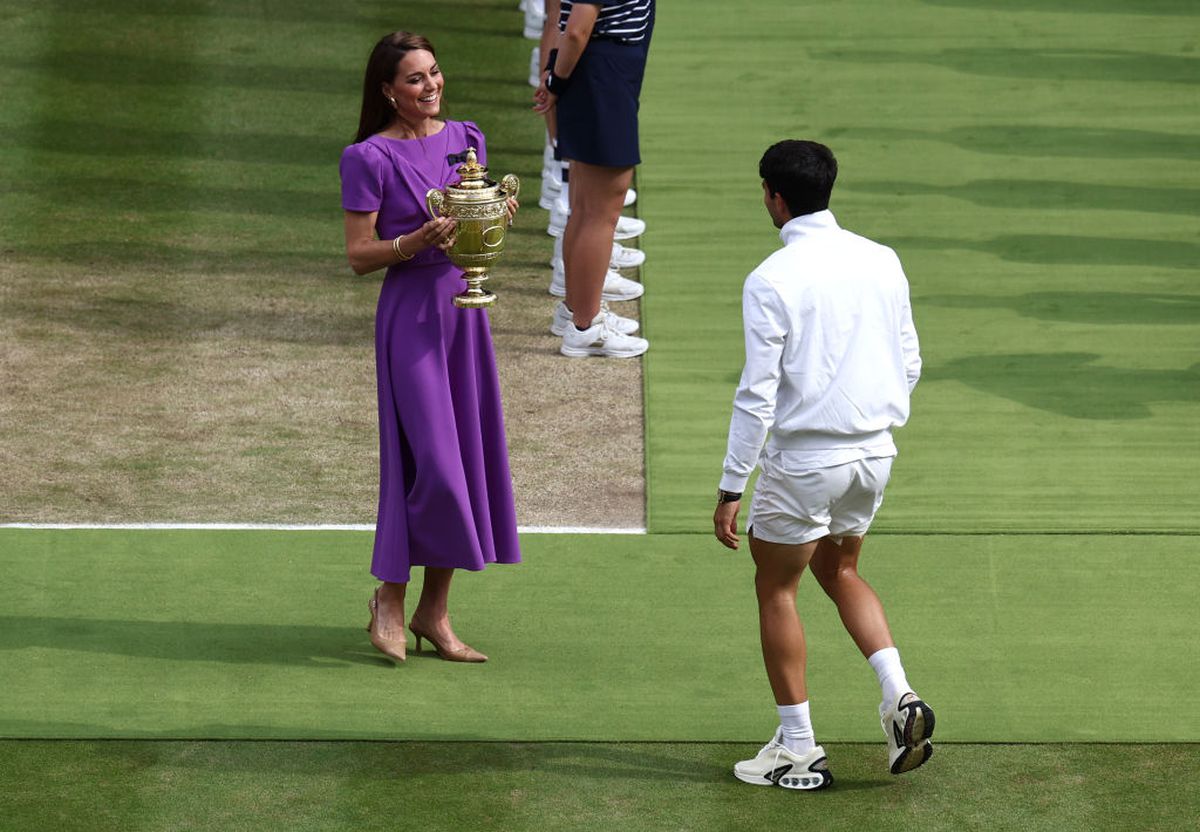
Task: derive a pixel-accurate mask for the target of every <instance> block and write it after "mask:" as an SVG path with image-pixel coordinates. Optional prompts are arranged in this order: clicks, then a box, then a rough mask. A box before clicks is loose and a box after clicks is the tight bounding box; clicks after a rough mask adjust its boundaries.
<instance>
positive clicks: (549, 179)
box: [538, 170, 562, 239]
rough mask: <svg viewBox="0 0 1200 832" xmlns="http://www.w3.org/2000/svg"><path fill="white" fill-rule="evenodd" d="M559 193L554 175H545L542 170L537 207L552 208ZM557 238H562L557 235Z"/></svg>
mask: <svg viewBox="0 0 1200 832" xmlns="http://www.w3.org/2000/svg"><path fill="white" fill-rule="evenodd" d="M560 182H561V180H560ZM560 193H562V187H561V184H555V180H554V177H553V176H549V175H547V172H546V171H545V170H543V171H542V192H541V193H540V194H539V195H538V207H539V208H545V209H546V210H547V211H552V210H554V203H555V202H557V201H558V195H559V194H560ZM558 239H562V238H561V237H559V238H558Z"/></svg>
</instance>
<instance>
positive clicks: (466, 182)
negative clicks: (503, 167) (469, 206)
mask: <svg viewBox="0 0 1200 832" xmlns="http://www.w3.org/2000/svg"><path fill="white" fill-rule="evenodd" d="M487 172H488V169H487V168H486V167H484V166H483V165H481V164H479V158H478V157H477V156H476V155H475V148H473V147H468V148H467V161H466V162H464V163H463V164H461V165H459V167H458V178H459V181H458V182H457V183H455V184H451V185H447V186H446V189H447V190H458V191H482V190H486V189H492V188H495V187H496V183H495V182H493V181H492V180H491V179H488V178H487Z"/></svg>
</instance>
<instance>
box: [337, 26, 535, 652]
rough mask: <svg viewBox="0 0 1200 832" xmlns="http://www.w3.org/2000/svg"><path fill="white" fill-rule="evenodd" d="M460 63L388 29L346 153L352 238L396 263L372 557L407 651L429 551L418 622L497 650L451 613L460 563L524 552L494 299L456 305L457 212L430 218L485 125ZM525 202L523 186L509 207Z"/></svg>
mask: <svg viewBox="0 0 1200 832" xmlns="http://www.w3.org/2000/svg"><path fill="white" fill-rule="evenodd" d="M444 87H445V79H444V78H443V76H442V73H441V69H440V68H439V67H438V63H437V56H436V54H435V53H434V50H433V45H432V44H431V43H430V42H429V41H428V40H427V39H425V38H423V37H421V36H420V35H414V34H411V33H408V32H394V33H392V34H390V35H387V36H386V37H384V38H383V39H382V40H380V41H379V43H377V44H376V46H375V49H374V51H372V53H371V57H370V60H369V61H368V64H367V71H366V76H365V79H364V81H363V104H362V114H361V118H360V120H359V129H358V136H357V141H356V143H355V144H352V145H350V146H349V147H347V148H346V150H345V151H344V152H343V154H342V162H341V175H342V207H343V208H344V209H345V229H346V254H347V257H348V258H349V260H350V264H351V265H352V266H353V268H354V270H355V271H356V272H358V273H359V274H366V273H367V272H372V271H375V270H377V269H380V268H384V267H386V268H387V270H388V271H387V276H386V277H385V278H384V282H383V286H382V288H381V290H380V294H379V305H378V308H377V311H376V317H375V365H376V378H377V383H378V392H379V437H380V441H379V445H380V484H379V517H378V522H377V524H376V534H375V554H374V559H373V561H372V564H371V572H372V573H373V574H374V575H375V577H377V578H378V579H379V580H380V581H382V582H383V585H382V586H381V587H380V588H379V589H378V590H377V591H376V592H375V595H374V597H373V598H372V599H371V604H370V608H371V623H370V627H369V629H370V631H371V643H372V644H374V645H375V647H376V648H377V649H379V650H380V651H381V652H383V653H384V654H386V655H388V656H390V657H391V658H393V659H396V660H398V661H403V660H404V659H405V657H406V651H407V644H406V636H405V632H404V599H405V592H406V589H407V586H408V582H409V577H410V572H411V568H412V567H413V566H424V567H425V582H424V586H423V588H422V591H421V599H420V601H419V603H418V604H417V609H416V611H415V613H414V614H413V618H412V621H411V622H410V625H409V627H410V629H411V630H412V631H413V634H414V635H415V636H416V637H417V643H418V645H419V644H420V640H421V639H422V638H424V639H426V640H427V641H429V642H431V643H432V644H433V645H434V647H435V648H436V649H437V652H438V654H439V655H440V656H441V657H442V658H444V659H448V660H452V661H466V662H482V661H486V660H487V657H486V656H484V655H483V654H482V653H480V652H478V651H476V650H474V649H472V648H470V647H468V646H467V645H465V644H464V643H463V642H462V641H460V640H459V638H458V637H457V636H456V635H455V634H454V631H453V630H452V629H451V627H450V618H449V613H448V600H447V599H448V596H449V592H450V581H451V578H452V577H453V574H454V570H455V569H471V570H480V569H483V568H484V567H485V566H486V565H487V564H489V563H497V562H499V563H515V562H517V561H518V560H520V552H519V548H518V542H517V522H516V512H515V510H514V506H513V493H512V478H511V475H510V474H509V466H508V448H507V443H506V439H505V433H504V414H503V412H502V409H501V403H500V385H499V380H498V378H497V372H496V361H495V356H494V354H493V348H492V339H491V332H490V327H489V322H488V317H487V313H486V312H485V311H484V310H481V309H479V310H475V309H472V310H462V309H458V308H456V307H455V306H454V305H453V303H452V301H451V298H452V297H453V296H454V295H455V294H458V293H459V292H461V291H462V289H463V287H464V285H465V283H464V281H463V278H462V271H461V270H460V269H458V268H457V267H455V266H454V265H453V264H452V263H451V262H450V260H449V258H448V257H447V256H446V250H447V249H448V248H449V247H450V246H451V245H452V244H453V242H454V233H455V225H454V220H452V219H449V218H445V217H438V218H435V219H429V218H428V214H427V213H426V211H425V194H426V193H427V192H428V191H429V190H430V189H431V188H443V187H445V186H446V185H447V184H449V182H450V180H451V179H452V178H453V176H454V173H455V169H456V168H457V165H458V163H459V162H460V161H461V160H462V159H463V158H465V154H466V151H467V148H468V147H471V148H474V149H475V150H476V152H477V155H478V159H479V161H480V162H481V163H486V158H487V150H486V147H485V141H484V136H483V133H482V132H480V130H479V128H478V127H476V126H475V125H474V124H473V123H471V122H455V121H445V120H441V119H439V118H438V115H439V114H440V112H441V97H442V90H443V89H444ZM516 208H517V205H516V201H515V200H511V199H510V200H509V211H510V216H511V214H512V213H515V211H516Z"/></svg>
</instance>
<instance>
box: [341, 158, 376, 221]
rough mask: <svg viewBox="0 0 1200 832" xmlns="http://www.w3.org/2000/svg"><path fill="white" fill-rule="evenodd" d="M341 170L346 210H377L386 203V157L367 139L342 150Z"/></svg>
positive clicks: (343, 206)
mask: <svg viewBox="0 0 1200 832" xmlns="http://www.w3.org/2000/svg"><path fill="white" fill-rule="evenodd" d="M338 169H339V171H340V172H341V174H342V208H344V209H345V210H347V211H363V212H365V213H371V212H373V211H378V210H379V206H381V205H382V204H383V157H382V156H381V155H380V154H379V152H378V151H377V150H375V148H373V147H371V146H370V145H369V144H366V143H359V144H352V145H350V146H349V147H347V148H346V149H345V150H343V151H342V161H341V164H340V165H339V166H338Z"/></svg>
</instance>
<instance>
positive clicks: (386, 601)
mask: <svg viewBox="0 0 1200 832" xmlns="http://www.w3.org/2000/svg"><path fill="white" fill-rule="evenodd" d="M407 590H408V584H394V583H388V582H387V581H385V582H384V583H383V585H382V586H380V587H379V595H378V596H377V597H378V598H379V609H378V610H377V611H376V613H375V616H376V620H377V622H378V629H379V635H381V636H383V637H384V638H386V639H390V640H392V641H404V596H405V593H406V592H407Z"/></svg>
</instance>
